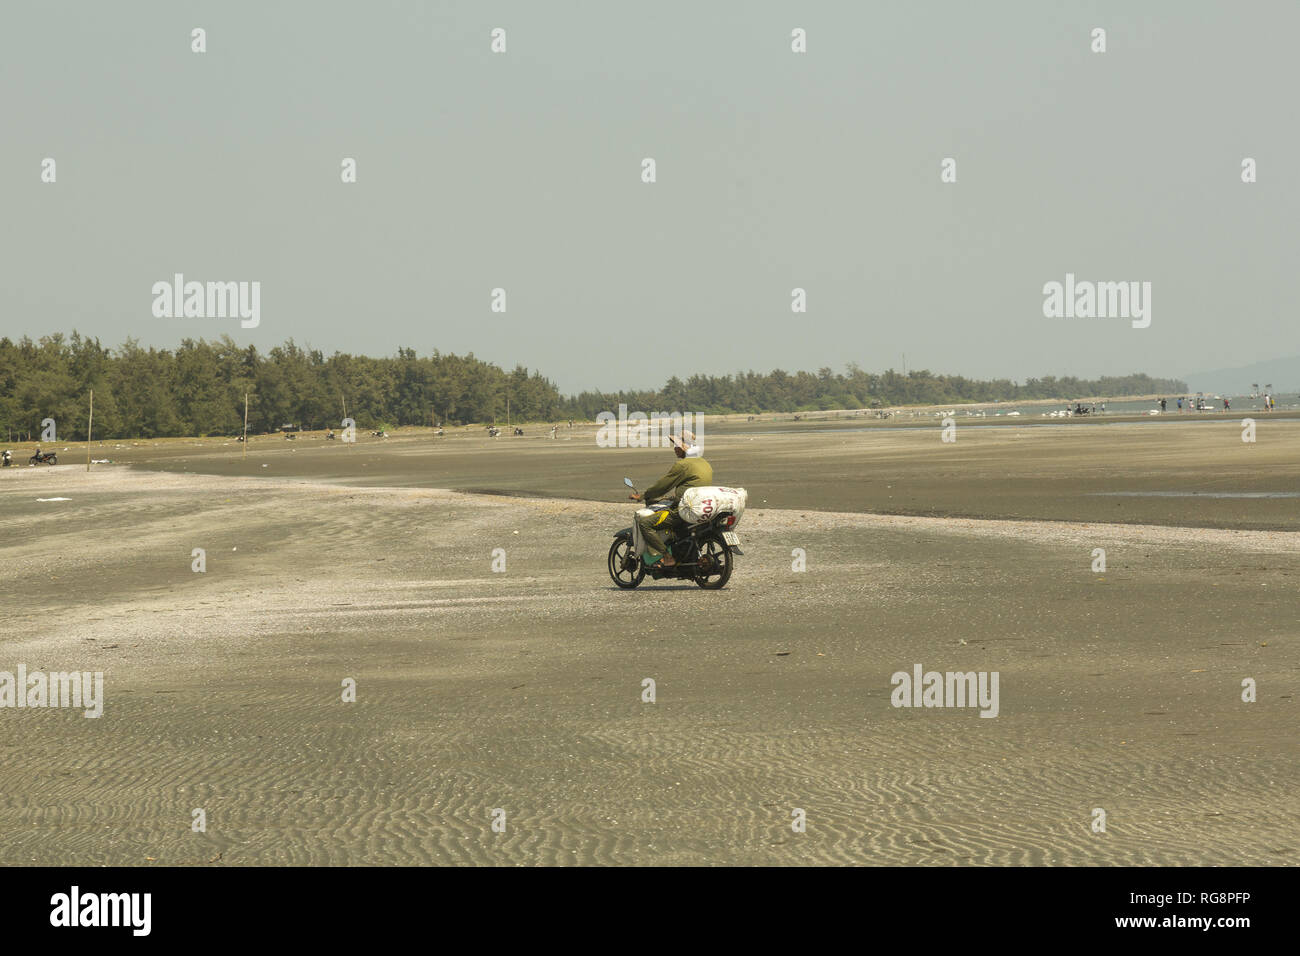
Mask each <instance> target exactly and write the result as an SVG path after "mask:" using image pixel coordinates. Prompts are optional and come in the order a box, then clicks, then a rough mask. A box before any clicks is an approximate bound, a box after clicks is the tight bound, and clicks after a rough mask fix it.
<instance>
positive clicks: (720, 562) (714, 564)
mask: <svg viewBox="0 0 1300 956" xmlns="http://www.w3.org/2000/svg"><path fill="white" fill-rule="evenodd" d="M695 563H696V567H695V583H696V584H698V585H699V586H700V587H702V588H704V590H706V591H717V590H718V589H720V588H723V587H725V586H726V584H727V581H728V580H730V579H731V549H730V548H728V547H727V544H726V542H725V541H723V540H722V538H720V537H718V536H717V535H714V534H711V535H709V536H708V537H707V538H704V539H703V540H702V541H700V555H699V557H698V558H696V559H695Z"/></svg>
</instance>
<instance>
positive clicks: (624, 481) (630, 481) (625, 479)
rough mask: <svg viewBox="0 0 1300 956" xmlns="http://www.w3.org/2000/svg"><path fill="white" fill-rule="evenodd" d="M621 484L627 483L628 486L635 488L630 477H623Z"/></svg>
mask: <svg viewBox="0 0 1300 956" xmlns="http://www.w3.org/2000/svg"><path fill="white" fill-rule="evenodd" d="M623 484H625V485H627V486H628V487H629V488H635V487H636V485H634V484H632V479H631V478H624V479H623Z"/></svg>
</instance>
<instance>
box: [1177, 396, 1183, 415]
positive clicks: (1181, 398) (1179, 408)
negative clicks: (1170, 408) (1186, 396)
mask: <svg viewBox="0 0 1300 956" xmlns="http://www.w3.org/2000/svg"><path fill="white" fill-rule="evenodd" d="M1178 410H1179V411H1180V412H1181V411H1182V410H1183V397H1182V396H1181V395H1180V396H1178Z"/></svg>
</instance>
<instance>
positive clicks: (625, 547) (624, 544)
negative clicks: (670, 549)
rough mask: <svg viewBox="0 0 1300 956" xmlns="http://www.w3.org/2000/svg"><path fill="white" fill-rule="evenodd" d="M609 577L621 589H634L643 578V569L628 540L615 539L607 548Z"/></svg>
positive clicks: (630, 541)
mask: <svg viewBox="0 0 1300 956" xmlns="http://www.w3.org/2000/svg"><path fill="white" fill-rule="evenodd" d="M609 576H610V577H611V578H613V580H614V583H615V584H617V585H618V586H619V587H621V588H634V587H636V586H637V585H638V584H640V583H641V580H642V579H643V578H644V577H645V568H643V567H642V566H641V559H640V558H639V557H637V554H636V551H634V550H633V548H632V540H631V539H630V538H615V539H614V543H613V544H611V545H610V546H609Z"/></svg>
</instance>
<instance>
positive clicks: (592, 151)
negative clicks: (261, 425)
mask: <svg viewBox="0 0 1300 956" xmlns="http://www.w3.org/2000/svg"><path fill="white" fill-rule="evenodd" d="M195 27H202V28H204V29H205V30H206V33H207V52H206V53H203V54H196V53H192V52H191V49H190V47H191V30H192V29H193V28H195ZM495 27H501V28H503V29H504V30H505V31H506V43H507V52H506V53H504V54H493V53H492V52H491V50H490V42H491V37H490V33H491V31H492V29H493V28H495ZM796 27H799V28H803V29H804V30H806V31H807V37H808V40H807V45H808V51H807V52H806V53H803V54H796V53H792V52H791V49H790V44H791V36H790V34H791V30H792V29H794V28H796ZM1094 27H1104V28H1105V29H1106V31H1107V35H1106V42H1107V51H1106V52H1105V53H1101V54H1098V53H1093V52H1092V51H1091V49H1090V47H1091V44H1092V38H1091V31H1092V30H1093V28H1094ZM1297 35H1300V3H1296V2H1294V0H1287V2H1277V3H1251V2H1234V3H1205V2H1186V0H1183V2H1164V3H1152V2H1142V3H1134V2H1123V3H1083V2H1075V3H1066V2H1025V3H1009V2H995V3H986V4H976V3H970V2H965V0H961V2H957V0H954V2H935V3H921V2H897V3H868V2H815V3H810V2H790V3H759V2H731V3H708V2H701V0H694V2H682V3H675V2H662V0H655V2H648V3H631V2H609V0H605V2H588V3H576V2H540V0H528V2H521V3H491V2H477V3H475V2H457V3H450V2H434V0H426V2H417V0H410V2H401V3H399V2H365V3H355V2H347V3H343V2H334V0H323V2H310V3H308V2H304V3H284V2H249V3H244V2H220V3H217V2H213V3H197V2H195V3H179V2H158V3H139V2H131V3H126V2H118V3H101V2H89V0H87V2H64V3H50V2H39V3H37V2H20V0H6V2H5V4H4V9H3V13H0V129H2V130H3V140H2V142H3V148H2V149H0V204H2V205H0V208H2V209H3V221H4V228H3V229H0V334H3V335H9V336H11V337H16V336H20V335H24V334H26V335H30V336H32V337H37V336H40V335H44V334H48V333H51V332H55V331H65V332H69V331H71V330H72V329H74V328H75V329H78V330H79V331H81V332H82V333H83V334H89V335H94V336H98V337H99V338H100V339H101V340H102V341H103V342H104V343H105V344H109V345H116V344H118V343H120V342H121V341H122V340H123V339H125V338H126V337H128V336H130V337H135V338H138V339H140V340H141V341H142V342H144V343H146V344H153V345H159V346H168V347H170V346H174V345H176V344H177V343H178V342H179V341H180V340H181V339H182V338H184V337H199V336H203V337H208V338H215V337H216V336H218V335H220V334H222V333H223V332H225V333H229V334H230V335H231V336H232V337H234V338H235V339H236V340H237V341H240V342H251V343H254V344H256V345H257V346H258V347H259V348H269V347H270V346H271V345H274V344H276V343H279V342H281V341H283V340H285V339H287V338H289V337H292V338H294V339H295V340H296V341H297V342H298V343H299V344H309V345H311V346H312V347H315V348H319V349H322V350H323V351H325V352H327V353H329V352H333V351H335V350H341V351H350V352H355V353H368V354H372V355H388V354H392V353H393V352H394V351H395V350H396V348H397V347H398V346H399V345H408V346H411V347H413V348H415V349H417V350H418V351H420V352H422V353H423V352H428V351H430V350H432V349H434V348H439V349H442V350H443V351H453V352H458V353H463V352H468V351H473V352H474V353H475V354H476V355H478V356H479V357H481V358H484V359H488V360H490V361H493V362H497V363H500V364H502V365H505V366H507V367H509V366H512V365H514V364H516V363H522V364H525V365H527V366H529V367H531V368H538V369H541V370H542V371H543V372H544V373H545V374H547V375H548V376H550V377H551V378H553V379H554V380H555V381H556V382H557V383H558V384H559V386H560V387H561V389H562V390H564V391H566V392H568V391H577V390H579V389H582V388H592V387H597V388H606V389H613V388H620V387H627V388H636V387H650V386H658V385H660V384H662V382H663V381H664V380H665V379H666V378H667V377H668V376H670V375H673V374H677V375H682V376H685V375H688V374H690V373H692V372H712V373H726V372H732V371H737V370H743V369H747V368H754V369H758V370H762V371H766V370H769V369H771V368H773V367H781V368H785V369H787V370H795V369H800V368H805V369H817V368H818V367H821V366H827V365H829V366H832V367H834V368H836V369H839V368H842V367H843V365H844V364H845V363H847V362H850V361H856V362H858V363H859V364H860V365H862V366H863V367H864V368H866V369H868V370H872V371H880V370H883V369H885V368H887V367H890V366H893V367H896V368H897V367H899V366H900V364H901V361H902V358H901V356H902V354H903V353H906V354H907V364H908V367H909V368H918V367H928V368H930V369H932V370H934V371H939V372H950V373H960V374H966V375H971V376H977V377H992V376H1007V377H1011V378H1016V379H1020V380H1023V379H1024V378H1026V377H1029V376H1034V375H1044V374H1057V375H1064V374H1075V375H1080V376H1087V377H1092V376H1096V375H1100V374H1122V373H1126V372H1130V371H1138V370H1141V371H1148V372H1150V373H1152V374H1157V375H1177V376H1185V375H1186V374H1187V373H1189V372H1193V371H1196V370H1198V369H1203V368H1220V367H1224V366H1231V365H1238V364H1244V363H1247V362H1253V361H1258V360H1261V359H1267V358H1270V357H1275V356H1278V355H1294V354H1297V353H1300V323H1297V321H1296V316H1295V299H1294V295H1293V290H1294V289H1295V276H1296V275H1297V272H1300V269H1298V268H1297V256H1296V252H1297V246H1298V243H1297V223H1298V221H1300V215H1298V214H1300V202H1297V185H1296V184H1297V182H1298V181H1300V149H1298V148H1297V147H1300V130H1298V128H1297V123H1296V115H1297V107H1296V95H1297V90H1298V89H1300V82H1298V80H1300V66H1298V65H1297V64H1298V63H1300V56H1297V53H1296V50H1295V38H1296V36H1297ZM46 157H52V158H54V159H55V161H56V163H57V182H56V183H54V184H47V183H42V182H41V179H40V177H41V163H42V160H43V159H45V158H46ZM344 157H353V158H355V159H356V160H357V164H358V182H357V183H355V184H344V183H342V182H341V181H340V163H341V161H342V160H343V158H344ZM645 157H653V158H654V159H655V161H656V164H657V177H658V181H657V182H655V183H654V184H645V183H643V182H642V181H641V161H642V159H643V158H645ZM945 157H953V158H955V159H956V161H957V182H956V183H952V184H945V183H941V182H940V164H941V161H942V160H943V159H944V158H945ZM1245 157H1252V158H1254V159H1255V160H1256V161H1257V163H1258V182H1256V183H1254V184H1249V185H1248V184H1243V183H1242V181H1241V162H1242V159H1243V158H1245ZM176 272H181V273H184V275H185V277H186V278H187V279H191V280H198V281H209V280H229V281H241V280H243V281H253V280H256V281H260V282H261V286H262V289H261V313H262V314H261V324H260V326H259V327H258V328H256V329H241V328H240V326H239V322H238V321H237V320H231V319H216V318H206V319H198V318H191V319H183V318H180V319H171V318H162V319H160V318H155V317H154V316H153V314H152V312H151V306H152V304H153V295H152V293H151V287H152V285H153V283H154V282H157V281H159V280H170V278H171V276H172V275H173V273H176ZM1067 272H1073V273H1074V274H1075V275H1076V276H1078V277H1079V278H1080V279H1091V280H1096V281H1120V280H1136V281H1149V282H1151V283H1152V303H1151V304H1152V322H1151V325H1150V327H1149V328H1146V329H1134V328H1132V327H1131V324H1130V323H1129V322H1128V321H1126V320H1124V319H1048V318H1044V317H1043V312H1042V309H1043V299H1044V296H1043V291H1042V289H1043V285H1044V283H1046V282H1050V281H1053V280H1056V281H1063V280H1064V278H1065V274H1066V273H1067ZM496 287H502V288H504V289H505V290H506V294H507V309H508V310H507V312H506V313H504V314H496V313H493V312H491V311H490V309H489V305H490V294H491V290H492V289H493V288H496ZM795 287H802V288H804V289H806V290H807V296H808V312H807V314H804V315H795V314H792V312H791V309H790V301H791V300H790V294H791V289H793V288H795Z"/></svg>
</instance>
